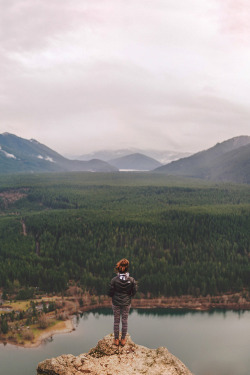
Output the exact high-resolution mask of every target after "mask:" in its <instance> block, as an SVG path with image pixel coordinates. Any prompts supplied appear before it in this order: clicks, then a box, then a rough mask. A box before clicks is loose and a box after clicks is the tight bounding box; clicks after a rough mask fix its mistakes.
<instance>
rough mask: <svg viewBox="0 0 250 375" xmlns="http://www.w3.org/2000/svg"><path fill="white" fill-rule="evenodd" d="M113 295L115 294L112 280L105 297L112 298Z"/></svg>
mask: <svg viewBox="0 0 250 375" xmlns="http://www.w3.org/2000/svg"><path fill="white" fill-rule="evenodd" d="M114 293H115V283H114V279H112V280H111V282H110V283H109V286H108V290H107V295H108V296H109V297H113V295H114Z"/></svg>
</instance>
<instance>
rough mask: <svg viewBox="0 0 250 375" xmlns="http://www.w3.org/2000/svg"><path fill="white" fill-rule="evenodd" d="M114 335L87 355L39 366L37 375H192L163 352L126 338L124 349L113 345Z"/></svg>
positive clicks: (57, 359) (69, 357) (53, 360)
mask: <svg viewBox="0 0 250 375" xmlns="http://www.w3.org/2000/svg"><path fill="white" fill-rule="evenodd" d="M113 338H114V337H113V335H108V336H105V337H104V338H103V339H102V340H100V341H99V342H98V344H97V346H96V347H95V348H93V349H91V350H90V351H89V352H88V353H86V354H81V355H79V356H78V357H75V356H73V355H71V354H68V355H62V356H60V357H57V358H52V359H47V360H45V361H43V362H41V363H39V365H38V367H37V374H38V375H82V374H92V375H114V374H115V375H121V374H122V375H132V374H148V375H192V373H191V372H190V371H189V370H188V369H187V368H186V367H185V365H184V364H183V363H182V362H181V361H180V360H179V359H177V358H176V357H175V356H173V355H172V354H171V353H169V351H168V350H167V349H166V348H163V347H161V348H158V349H148V348H146V347H144V346H141V345H136V344H135V343H134V342H133V341H132V340H131V338H130V336H128V337H127V342H126V345H125V346H124V347H122V346H119V347H116V346H114V345H113Z"/></svg>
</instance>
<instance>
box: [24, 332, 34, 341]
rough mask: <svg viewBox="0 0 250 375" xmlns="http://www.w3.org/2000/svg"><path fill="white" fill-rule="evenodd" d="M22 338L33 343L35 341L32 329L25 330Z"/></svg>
mask: <svg viewBox="0 0 250 375" xmlns="http://www.w3.org/2000/svg"><path fill="white" fill-rule="evenodd" d="M22 338H23V339H24V340H29V341H32V340H34V333H33V332H32V331H31V330H30V329H24V330H23V331H22Z"/></svg>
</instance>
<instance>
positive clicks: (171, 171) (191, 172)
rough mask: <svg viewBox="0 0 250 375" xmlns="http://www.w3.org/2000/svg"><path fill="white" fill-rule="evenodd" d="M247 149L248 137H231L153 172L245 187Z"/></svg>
mask: <svg viewBox="0 0 250 375" xmlns="http://www.w3.org/2000/svg"><path fill="white" fill-rule="evenodd" d="M249 145H250V137H249V136H240V137H235V138H232V139H229V140H227V141H225V142H222V143H217V144H216V145H215V146H214V147H212V148H210V149H208V150H205V151H201V152H198V153H196V154H194V155H192V156H190V157H187V158H183V159H180V160H177V161H174V162H172V163H170V164H167V165H164V166H162V167H160V168H157V169H156V170H155V171H157V172H161V173H165V174H168V175H175V176H177V175H178V176H189V177H196V178H203V179H207V180H213V181H217V180H221V181H231V182H236V183H242V182H245V183H249V168H250V167H249V160H250V159H249V147H250V146H249Z"/></svg>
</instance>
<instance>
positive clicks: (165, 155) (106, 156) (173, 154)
mask: <svg viewBox="0 0 250 375" xmlns="http://www.w3.org/2000/svg"><path fill="white" fill-rule="evenodd" d="M131 154H143V155H146V156H148V157H150V158H153V159H155V160H157V161H158V162H160V163H161V164H166V163H170V162H171V161H173V160H177V159H180V158H183V157H186V156H190V155H191V153H189V152H177V151H166V150H164V151H163V150H148V149H137V148H129V149H122V150H100V151H96V152H91V153H89V154H84V155H81V156H77V157H76V156H75V157H74V156H72V155H71V156H68V158H69V159H78V160H85V161H86V160H90V159H95V158H97V159H101V160H104V161H107V162H108V161H109V160H113V159H118V158H121V157H123V156H128V155H131Z"/></svg>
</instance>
